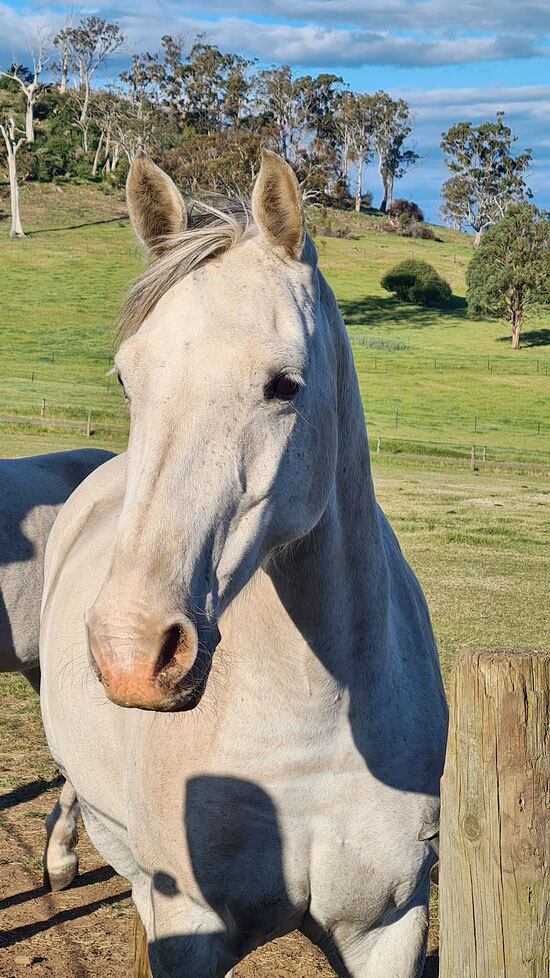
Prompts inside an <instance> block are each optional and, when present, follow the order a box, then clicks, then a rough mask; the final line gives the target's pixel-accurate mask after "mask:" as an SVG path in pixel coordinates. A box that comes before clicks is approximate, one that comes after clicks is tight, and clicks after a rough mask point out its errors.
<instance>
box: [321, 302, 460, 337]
mask: <svg viewBox="0 0 550 978" xmlns="http://www.w3.org/2000/svg"><path fill="white" fill-rule="evenodd" d="M338 305H339V307H340V312H341V313H342V316H343V317H344V321H345V322H346V325H348V326H377V325H379V324H380V323H385V324H386V323H387V324H389V323H395V325H397V326H401V327H405V328H406V329H424V328H425V327H426V326H434V325H435V324H436V323H441V321H442V320H443V321H445V320H448V325H449V326H456V325H458V323H457V322H456V320H465V319H466V313H467V309H468V306H467V303H466V299H464V298H462V296H453V298H452V300H451V302H449V303H448V305H446V306H442V307H441V308H435V307H428V306H415V305H413V304H412V303H410V304H409V303H406V302H400V301H399V299H395V298H393V297H391V296H390V297H388V298H382V297H381V296H372V295H368V296H363V298H361V299H342V300H340V302H339V303H338ZM453 320H454V322H453Z"/></svg>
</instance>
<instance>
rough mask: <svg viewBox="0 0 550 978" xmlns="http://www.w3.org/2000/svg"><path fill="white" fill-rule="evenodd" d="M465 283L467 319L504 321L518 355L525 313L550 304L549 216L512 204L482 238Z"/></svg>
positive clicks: (523, 205) (526, 204)
mask: <svg viewBox="0 0 550 978" xmlns="http://www.w3.org/2000/svg"><path fill="white" fill-rule="evenodd" d="M466 278H467V284H468V314H469V315H470V316H471V317H472V318H478V317H481V316H498V317H500V318H502V319H504V320H506V321H507V322H508V323H509V325H510V328H511V331H512V346H513V348H514V349H515V350H517V349H518V348H519V345H520V334H521V327H522V325H523V321H524V318H525V314H526V312H527V310H528V309H529V308H530V307H537V306H541V305H549V304H550V215H549V214H548V213H547V212H546V211H539V210H538V209H537V208H536V207H535V206H534V205H533V204H528V203H525V202H523V203H516V204H512V205H511V206H510V207H509V208H508V211H507V212H506V214H505V216H504V217H502V218H501V219H500V221H498V222H497V224H495V226H494V227H493V228H491V230H490V231H488V232H487V234H486V235H485V236H484V237H483V239H482V241H481V244H480V246H479V249H478V251H477V252H476V254H475V255H474V257H473V259H472V261H471V262H470V265H469V267H468V271H467V277H466Z"/></svg>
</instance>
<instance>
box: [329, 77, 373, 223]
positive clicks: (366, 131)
mask: <svg viewBox="0 0 550 978" xmlns="http://www.w3.org/2000/svg"><path fill="white" fill-rule="evenodd" d="M335 122H336V127H337V130H338V133H339V136H340V145H341V151H342V157H343V174H344V178H345V179H346V180H347V178H348V175H349V170H350V166H351V164H352V163H354V164H355V171H356V175H355V210H356V211H360V210H361V197H362V186H363V168H364V167H365V166H366V164H367V163H369V162H370V160H371V159H372V132H371V96H370V95H358V94H357V93H355V92H344V93H343V94H342V96H341V97H340V99H339V101H338V108H337V113H336V116H335Z"/></svg>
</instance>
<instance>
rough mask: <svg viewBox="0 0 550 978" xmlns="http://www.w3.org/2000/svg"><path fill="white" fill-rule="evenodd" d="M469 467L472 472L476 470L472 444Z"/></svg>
mask: <svg viewBox="0 0 550 978" xmlns="http://www.w3.org/2000/svg"><path fill="white" fill-rule="evenodd" d="M470 468H471V470H472V472H475V470H476V446H475V445H472V447H471V449H470Z"/></svg>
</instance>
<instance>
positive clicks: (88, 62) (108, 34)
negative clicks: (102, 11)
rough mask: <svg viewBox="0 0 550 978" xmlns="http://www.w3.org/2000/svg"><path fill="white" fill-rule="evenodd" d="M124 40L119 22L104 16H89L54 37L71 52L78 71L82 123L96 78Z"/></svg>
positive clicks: (70, 57) (82, 124)
mask: <svg viewBox="0 0 550 978" xmlns="http://www.w3.org/2000/svg"><path fill="white" fill-rule="evenodd" d="M123 43H124V35H123V34H122V32H121V30H120V27H119V26H118V24H110V23H108V22H107V21H106V20H103V19H102V18H101V17H86V18H85V19H83V20H81V21H80V23H79V24H78V26H77V27H70V26H69V27H65V28H64V29H63V30H62V31H60V32H59V34H57V35H56V37H55V39H54V44H55V45H56V47H57V48H58V49H59V50H64V49H65V48H66V49H67V51H68V63H69V64H70V65H71V67H72V68H73V69H74V70H75V71H76V72H78V77H79V83H80V91H81V93H82V100H81V109H80V119H79V122H80V125H81V127H82V126H84V124H85V122H86V117H87V115H88V106H89V103H90V90H91V83H92V78H93V76H94V74H95V72H96V71H97V69H98V68H99V67H100V65H102V64H103V63H104V62H105V61H106V60H107V58H108V57H109V56H110V55H111V54H113V53H114V52H115V51H117V50H118V48H120V47H121V46H122V44H123Z"/></svg>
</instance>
